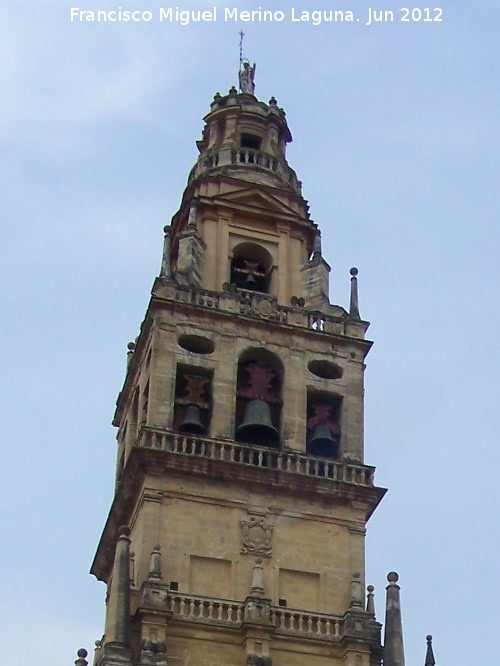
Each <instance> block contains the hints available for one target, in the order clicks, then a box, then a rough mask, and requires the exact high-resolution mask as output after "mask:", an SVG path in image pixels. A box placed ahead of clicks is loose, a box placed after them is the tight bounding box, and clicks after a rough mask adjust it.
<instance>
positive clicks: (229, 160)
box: [188, 147, 302, 194]
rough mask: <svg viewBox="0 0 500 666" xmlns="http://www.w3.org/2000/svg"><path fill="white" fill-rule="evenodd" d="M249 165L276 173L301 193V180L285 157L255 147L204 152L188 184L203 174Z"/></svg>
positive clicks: (192, 170) (191, 173) (191, 172)
mask: <svg viewBox="0 0 500 666" xmlns="http://www.w3.org/2000/svg"><path fill="white" fill-rule="evenodd" d="M230 165H232V166H244V167H246V166H248V167H252V168H256V167H257V168H260V169H264V170H265V171H269V172H272V173H273V174H276V176H275V177H278V179H279V180H281V181H282V182H284V183H286V184H287V185H288V186H289V187H290V188H291V189H293V191H294V192H296V193H297V194H301V187H302V184H301V182H300V181H299V180H298V179H297V174H296V173H295V171H294V170H293V169H292V168H291V167H290V166H289V165H288V163H287V162H286V160H285V159H283V158H281V159H280V158H279V157H276V156H274V155H271V154H269V153H265V152H264V151H262V150H257V149H255V148H243V147H240V148H236V149H227V148H220V149H219V150H212V151H210V152H205V153H202V154H201V155H200V156H199V158H198V161H197V162H196V164H195V165H194V166H193V168H192V169H191V171H190V173H189V177H188V186H189V185H191V183H192V182H193V181H194V180H195V179H196V178H197V177H198V176H200V175H201V174H204V173H206V172H209V171H211V170H212V169H217V168H218V167H225V166H226V167H227V166H230Z"/></svg>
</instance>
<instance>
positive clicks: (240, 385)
mask: <svg viewBox="0 0 500 666" xmlns="http://www.w3.org/2000/svg"><path fill="white" fill-rule="evenodd" d="M283 377H284V367H283V363H282V362H281V360H280V359H279V358H278V356H276V355H275V354H273V353H271V352H269V351H268V350H266V349H260V348H254V349H247V350H246V351H245V352H243V354H241V356H240V358H239V360H238V373H237V380H236V414H235V423H236V432H235V439H236V440H237V441H241V442H247V443H249V444H255V445H258V446H270V447H273V448H278V447H279V444H280V426H281V408H282V405H283V399H282V387H283Z"/></svg>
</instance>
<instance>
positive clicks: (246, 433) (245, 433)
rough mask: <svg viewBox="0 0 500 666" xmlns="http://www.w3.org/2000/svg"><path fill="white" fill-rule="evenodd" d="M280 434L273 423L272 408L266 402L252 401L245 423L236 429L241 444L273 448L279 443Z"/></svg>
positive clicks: (247, 407) (247, 410)
mask: <svg viewBox="0 0 500 666" xmlns="http://www.w3.org/2000/svg"><path fill="white" fill-rule="evenodd" d="M279 437H280V436H279V432H278V430H277V429H276V428H275V427H274V426H273V423H272V421H271V408H270V407H269V405H268V403H267V402H265V401H264V400H258V399H256V400H251V401H250V402H249V403H248V404H247V406H246V410H245V418H244V419H243V423H242V424H241V425H240V426H238V427H237V428H236V439H237V440H238V441H240V442H248V443H249V444H257V445H261V446H272V445H273V444H278V442H279Z"/></svg>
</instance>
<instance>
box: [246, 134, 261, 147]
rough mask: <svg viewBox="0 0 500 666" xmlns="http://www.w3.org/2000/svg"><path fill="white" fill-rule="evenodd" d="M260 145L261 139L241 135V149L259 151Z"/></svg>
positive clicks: (253, 135) (250, 135) (254, 136)
mask: <svg viewBox="0 0 500 666" xmlns="http://www.w3.org/2000/svg"><path fill="white" fill-rule="evenodd" d="M261 144H262V139H261V138H260V136H256V135H255V134H242V135H241V147H242V148H252V149H253V150H260V146H261Z"/></svg>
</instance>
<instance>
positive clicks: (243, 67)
mask: <svg viewBox="0 0 500 666" xmlns="http://www.w3.org/2000/svg"><path fill="white" fill-rule="evenodd" d="M238 34H239V36H240V70H239V73H238V79H239V82H240V91H241V92H242V93H249V94H250V95H253V94H254V91H255V83H254V79H255V67H256V65H255V63H254V64H253V65H250V61H249V60H248V59H247V58H243V37H244V36H245V33H244V32H243V30H240V31H239V33H238Z"/></svg>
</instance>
